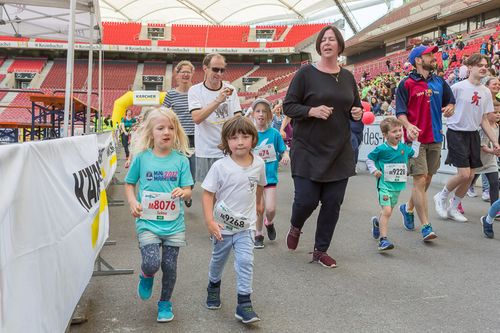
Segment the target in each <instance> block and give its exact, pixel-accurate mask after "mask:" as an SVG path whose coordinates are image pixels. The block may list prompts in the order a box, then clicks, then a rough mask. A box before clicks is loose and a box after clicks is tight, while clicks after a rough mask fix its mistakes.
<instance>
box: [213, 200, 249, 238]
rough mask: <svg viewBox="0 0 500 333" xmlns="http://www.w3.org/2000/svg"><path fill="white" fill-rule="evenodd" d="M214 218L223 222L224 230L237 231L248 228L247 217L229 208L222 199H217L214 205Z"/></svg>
mask: <svg viewBox="0 0 500 333" xmlns="http://www.w3.org/2000/svg"><path fill="white" fill-rule="evenodd" d="M214 219H215V221H217V222H218V223H221V224H224V226H225V227H226V230H229V231H233V230H235V231H239V230H245V229H248V228H250V223H249V221H248V218H247V217H245V216H243V215H242V214H238V213H235V212H233V211H232V210H230V209H229V208H228V207H227V206H226V204H225V203H224V201H219V202H218V203H217V204H216V205H215V207H214Z"/></svg>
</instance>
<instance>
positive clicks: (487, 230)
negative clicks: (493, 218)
mask: <svg viewBox="0 0 500 333" xmlns="http://www.w3.org/2000/svg"><path fill="white" fill-rule="evenodd" d="M481 224H482V226H483V233H484V236H486V237H488V238H494V237H495V233H494V232H493V224H490V223H488V222H486V216H481Z"/></svg>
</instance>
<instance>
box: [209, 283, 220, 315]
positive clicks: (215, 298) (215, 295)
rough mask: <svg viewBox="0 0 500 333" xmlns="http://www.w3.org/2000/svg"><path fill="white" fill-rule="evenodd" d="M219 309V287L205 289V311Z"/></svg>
mask: <svg viewBox="0 0 500 333" xmlns="http://www.w3.org/2000/svg"><path fill="white" fill-rule="evenodd" d="M220 307H221V301H220V287H210V286H208V288H207V309H210V310H217V309H220Z"/></svg>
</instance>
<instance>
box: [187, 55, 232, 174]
mask: <svg viewBox="0 0 500 333" xmlns="http://www.w3.org/2000/svg"><path fill="white" fill-rule="evenodd" d="M203 71H204V72H205V79H204V81H203V82H201V83H198V84H195V85H193V86H192V87H191V88H190V89H189V91H188V105H189V110H190V111H191V116H192V117H193V121H194V123H195V127H194V145H195V154H196V181H198V182H203V180H204V179H205V176H206V175H207V173H208V170H209V169H210V167H211V166H212V164H213V163H214V162H215V161H217V160H218V159H220V158H222V157H223V154H222V151H221V150H220V149H219V148H218V147H217V146H218V145H219V143H220V137H221V131H222V125H223V124H224V122H226V120H228V119H230V118H231V117H233V116H234V115H235V114H237V113H241V106H240V101H239V99H238V95H237V93H236V90H235V89H234V87H233V86H231V85H229V84H227V83H224V82H223V81H222V78H223V77H224V72H225V71H226V59H225V58H224V57H223V56H222V55H220V54H218V53H210V54H207V55H206V56H205V58H204V59H203Z"/></svg>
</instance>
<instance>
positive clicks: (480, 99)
mask: <svg viewBox="0 0 500 333" xmlns="http://www.w3.org/2000/svg"><path fill="white" fill-rule="evenodd" d="M465 65H467V67H468V68H469V78H468V79H467V80H464V81H461V82H459V83H456V84H454V85H453V86H452V87H451V90H452V91H453V95H455V99H456V105H455V114H454V115H453V116H451V117H450V118H448V121H447V125H448V130H447V131H446V140H447V146H448V156H447V158H446V164H450V165H453V166H455V167H456V168H457V174H456V175H455V176H453V177H451V178H449V179H448V182H447V183H446V185H445V187H444V188H443V190H442V191H440V192H438V193H437V194H436V195H435V196H434V202H435V205H436V212H437V214H438V215H439V216H440V217H441V218H443V219H452V220H455V221H457V222H467V218H466V217H465V216H463V215H462V214H461V213H460V212H459V211H458V209H457V207H458V205H459V204H460V202H461V200H462V198H463V197H464V196H465V193H467V189H468V188H469V186H470V184H471V182H472V179H473V178H474V169H476V168H479V167H481V166H482V165H483V164H482V163H481V155H480V151H481V139H480V136H479V132H478V129H479V127H482V129H483V131H484V133H485V134H486V136H487V137H488V138H489V139H490V141H491V142H492V143H493V146H494V152H495V154H496V155H497V156H498V155H499V152H500V150H499V149H500V147H499V145H498V137H496V136H495V134H494V132H493V130H492V128H491V126H490V123H489V121H488V118H487V117H486V114H487V113H490V112H493V111H494V108H493V99H492V96H491V92H490V91H489V89H488V88H486V87H485V86H484V85H482V84H481V79H483V78H484V77H485V76H486V75H487V74H488V60H487V58H486V56H484V55H480V54H479V53H474V54H472V55H471V56H470V57H469V58H468V59H467V62H466V63H465ZM452 192H455V195H454V196H453V198H452V199H451V201H450V205H449V207H448V196H449V195H450V193H452Z"/></svg>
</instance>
